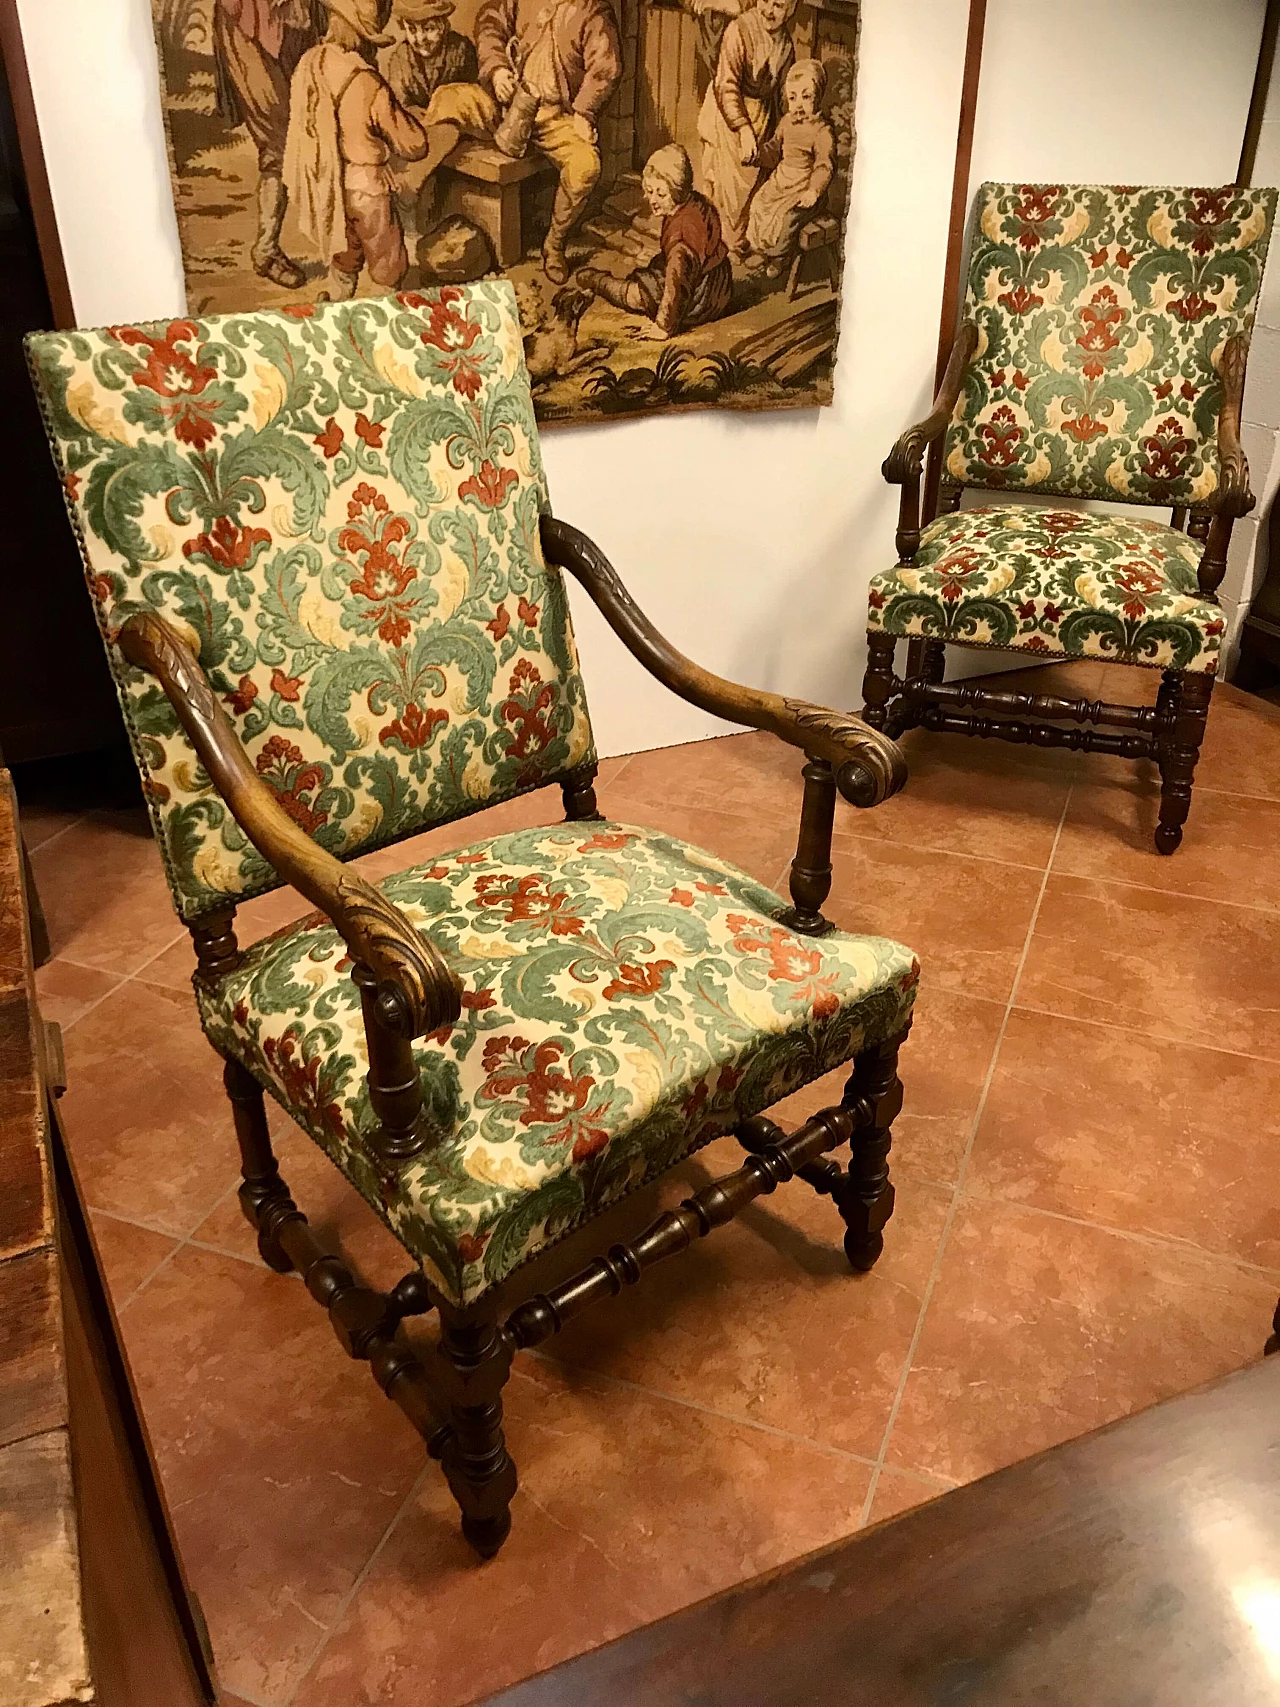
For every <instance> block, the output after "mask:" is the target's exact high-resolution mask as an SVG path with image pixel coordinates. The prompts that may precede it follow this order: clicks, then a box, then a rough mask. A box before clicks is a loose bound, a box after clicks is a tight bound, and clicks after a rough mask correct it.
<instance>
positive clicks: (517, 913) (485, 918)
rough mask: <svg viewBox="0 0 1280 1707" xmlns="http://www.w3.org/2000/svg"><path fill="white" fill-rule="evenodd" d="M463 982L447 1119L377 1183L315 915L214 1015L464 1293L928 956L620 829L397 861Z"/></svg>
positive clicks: (838, 1053) (274, 944)
mask: <svg viewBox="0 0 1280 1707" xmlns="http://www.w3.org/2000/svg"><path fill="white" fill-rule="evenodd" d="M382 887H383V889H384V891H385V893H386V894H387V895H389V896H390V897H391V898H392V899H393V900H394V901H395V902H396V903H397V904H398V905H399V906H400V907H402V908H403V909H404V911H405V912H406V913H407V914H408V916H409V917H410V918H411V919H413V920H414V921H415V923H418V924H419V925H420V926H422V927H425V926H427V925H428V924H429V925H430V929H431V935H432V937H433V939H434V941H435V942H436V943H437V944H439V945H440V946H441V947H442V949H443V950H444V951H445V952H446V954H447V955H448V957H449V960H450V963H451V964H452V966H453V967H454V969H455V970H456V972H457V973H458V974H459V976H460V978H461V980H462V983H463V986H464V992H465V993H464V995H463V1013H462V1018H461V1020H460V1021H459V1023H458V1024H457V1025H456V1026H454V1028H453V1030H452V1032H451V1033H449V1034H448V1035H447V1036H445V1037H434V1038H428V1039H425V1040H424V1041H423V1042H422V1043H421V1044H420V1045H419V1059H420V1061H421V1064H422V1069H423V1081H424V1084H425V1086H426V1091H427V1096H428V1099H429V1102H430V1104H431V1107H432V1109H433V1111H434V1113H435V1114H436V1116H437V1118H438V1119H439V1120H440V1121H441V1122H442V1123H443V1125H444V1128H445V1130H446V1131H447V1133H448V1137H447V1139H446V1140H445V1142H444V1143H443V1144H442V1145H441V1146H439V1147H438V1148H436V1149H435V1150H433V1151H432V1152H431V1153H429V1154H428V1155H426V1156H424V1157H421V1158H419V1159H417V1160H415V1161H413V1162H411V1163H410V1164H409V1165H408V1166H407V1167H406V1168H405V1169H404V1170H403V1171H402V1173H401V1175H400V1178H399V1181H398V1185H397V1187H396V1188H395V1189H394V1190H393V1192H392V1194H391V1195H390V1196H389V1197H388V1198H387V1199H386V1200H385V1201H384V1198H383V1195H382V1192H381V1189H380V1182H379V1179H378V1176H377V1174H376V1172H375V1169H374V1167H373V1165H372V1163H371V1161H370V1158H369V1153H368V1150H367V1148H366V1145H365V1141H364V1140H365V1135H366V1134H367V1133H368V1131H369V1129H370V1127H371V1125H372V1124H373V1118H374V1117H373V1114H372V1110H371V1108H370V1106H369V1099H368V1092H367V1089H366V1087H365V1084H364V1075H365V1073H366V1071H367V1066H368V1061H367V1055H366V1051H365V1041H364V1032H363V1028H362V1025H361V1020H360V1009H359V1003H358V997H357V992H356V990H355V988H354V986H353V984H352V981H351V979H350V977H349V976H348V972H349V963H348V961H347V960H346V959H345V958H344V956H345V954H346V949H345V945H344V944H343V942H342V941H341V939H340V938H339V936H338V934H337V932H336V931H335V930H334V929H333V928H332V926H330V925H329V924H328V922H327V921H326V920H324V919H323V918H322V917H321V916H320V915H318V914H316V915H312V916H311V917H310V918H308V919H305V920H303V921H302V922H301V923H300V924H298V925H295V926H292V927H291V928H290V929H288V930H286V931H284V932H281V933H279V934H277V935H276V936H273V937H269V938H267V939H265V940H264V941H263V942H260V943H257V944H255V945H254V946H253V947H252V948H250V949H249V950H247V951H246V953H245V955H244V957H243V960H242V963H241V964H240V966H239V967H238V968H237V969H236V971H235V972H233V973H232V974H230V975H229V976H228V977H226V978H225V979H223V980H222V981H221V983H220V984H219V985H218V986H217V988H216V989H209V988H203V989H201V990H200V991H199V998H200V1005H201V1013H202V1018H203V1021H204V1025H205V1030H206V1032H207V1033H208V1035H209V1037H210V1039H211V1041H212V1042H213V1043H214V1045H215V1047H217V1048H218V1049H219V1050H221V1051H222V1052H223V1053H224V1054H230V1055H234V1056H236V1057H237V1058H238V1059H239V1060H241V1061H242V1062H243V1063H244V1064H245V1065H246V1066H247V1067H248V1068H249V1070H250V1071H251V1072H252V1073H253V1074H254V1075H255V1076H256V1077H257V1078H258V1079H259V1081H260V1082H261V1083H262V1084H263V1085H264V1086H266V1088H267V1089H268V1090H269V1091H270V1092H271V1093H272V1094H273V1095H274V1096H275V1097H276V1098H277V1099H278V1100H279V1101H280V1102H281V1103H282V1104H283V1105H284V1107H285V1108H286V1109H287V1110H288V1112H289V1113H290V1114H291V1115H292V1116H293V1118H294V1119H295V1120H297V1121H298V1122H299V1124H300V1125H302V1126H303V1127H304V1128H305V1130H306V1131H307V1132H308V1133H310V1135H311V1136H312V1137H313V1138H314V1139H315V1140H316V1141H317V1143H319V1144H320V1145H321V1146H322V1147H323V1148H324V1150H325V1151H326V1152H327V1153H328V1155H329V1156H330V1157H331V1158H332V1160H333V1161H334V1162H336V1163H337V1165H338V1166H339V1167H340V1168H341V1169H342V1171H343V1172H344V1173H345V1174H346V1176H347V1177H348V1179H349V1180H350V1181H351V1183H352V1184H353V1185H354V1186H355V1187H356V1189H357V1190H358V1191H360V1192H361V1193H362V1195H363V1196H364V1197H365V1198H367V1199H368V1201H369V1202H370V1203H371V1204H372V1205H373V1207H374V1208H375V1209H377V1210H378V1212H379V1213H380V1214H382V1215H383V1216H384V1218H385V1219H386V1220H387V1222H388V1224H389V1225H390V1226H391V1228H392V1230H393V1231H394V1232H396V1233H397V1235H398V1236H399V1237H400V1238H401V1240H402V1242H403V1243H404V1244H405V1245H406V1246H407V1247H408V1248H409V1249H410V1250H411V1251H412V1252H413V1253H414V1254H415V1255H416V1256H418V1257H419V1258H420V1259H421V1260H422V1263H423V1266H424V1268H425V1270H426V1272H427V1273H428V1275H429V1276H430V1278H431V1279H432V1280H433V1281H434V1282H435V1283H436V1284H437V1285H438V1286H439V1287H440V1288H441V1289H442V1291H443V1292H444V1293H445V1295H446V1296H447V1297H449V1298H451V1299H453V1300H454V1301H455V1302H458V1303H469V1302H471V1301H472V1300H474V1299H475V1298H476V1297H478V1296H479V1295H480V1294H481V1293H482V1292H484V1291H485V1290H486V1288H488V1287H490V1286H492V1285H494V1284H495V1283H496V1282H497V1281H499V1280H501V1279H502V1278H503V1277H504V1276H505V1275H506V1274H508V1273H509V1272H510V1271H511V1270H512V1269H513V1268H514V1267H516V1265H517V1264H518V1263H520V1262H521V1261H523V1260H524V1259H525V1258H526V1257H528V1256H530V1255H532V1254H533V1252H534V1251H536V1250H538V1249H539V1248H540V1247H542V1246H544V1245H546V1244H548V1243H550V1242H551V1241H553V1240H554V1239H556V1238H557V1237H559V1236H560V1235H562V1234H564V1233H566V1232H567V1231H569V1230H570V1229H571V1228H572V1227H574V1226H575V1225H577V1224H578V1223H580V1222H582V1221H584V1220H586V1219H588V1218H589V1217H590V1216H592V1215H594V1214H596V1213H597V1212H598V1211H600V1210H601V1209H603V1208H604V1207H605V1206H606V1205H607V1204H608V1203H610V1202H613V1201H615V1200H616V1199H618V1198H620V1197H622V1196H623V1195H625V1194H626V1193H627V1192H628V1191H631V1190H632V1189H634V1188H635V1187H636V1186H638V1185H641V1184H642V1183H643V1182H644V1181H645V1180H646V1179H649V1178H652V1177H653V1176H654V1175H655V1174H657V1173H660V1172H661V1171H662V1170H663V1169H664V1168H667V1167H669V1166H670V1165H671V1164H672V1163H674V1162H676V1161H678V1160H679V1159H680V1158H681V1157H682V1156H684V1155H687V1154H688V1153H689V1152H690V1151H691V1150H694V1149H696V1148H697V1147H698V1146H699V1145H701V1144H703V1143H705V1142H707V1141H708V1140H709V1139H710V1138H712V1137H714V1136H716V1135H717V1134H718V1133H721V1132H723V1131H725V1130H726V1129H728V1128H729V1127H731V1126H733V1125H734V1124H735V1123H736V1122H738V1121H739V1120H742V1119H745V1118H746V1117H747V1116H748V1115H751V1114H753V1113H757V1112H758V1111H759V1110H761V1109H763V1108H766V1107H768V1106H769V1105H770V1104H771V1103H773V1102H776V1101H777V1100H778V1099H779V1098H780V1097H783V1096H785V1095H787V1094H788V1093H789V1092H791V1091H793V1090H795V1089H796V1088H797V1087H798V1086H800V1085H803V1084H806V1083H808V1082H809V1081H810V1080H812V1079H815V1078H817V1077H819V1076H820V1075H821V1074H823V1073H826V1072H828V1071H830V1070H831V1069H832V1068H833V1067H837V1066H839V1065H840V1064H841V1063H842V1062H844V1061H847V1060H849V1059H850V1057H851V1056H853V1055H854V1054H856V1053H857V1052H859V1051H860V1050H861V1049H863V1048H864V1047H866V1046H868V1045H870V1044H874V1043H878V1042H881V1041H883V1040H885V1039H886V1038H889V1037H891V1036H894V1035H895V1034H896V1033H897V1032H899V1031H900V1030H901V1029H902V1027H903V1025H904V1024H905V1023H906V1019H907V1016H908V1014H909V1012H910V1009H911V1004H912V1001H913V1000H914V996H915V986H916V979H917V976H918V968H917V965H916V961H915V959H914V957H913V955H912V954H911V952H910V950H909V949H906V948H903V947H901V946H900V945H899V944H897V943H895V942H890V941H887V940H885V939H884V938H881V937H867V936H854V935H849V934H846V933H844V932H840V931H837V932H834V933H833V934H831V935H830V936H826V937H821V938H812V937H800V936H796V935H794V934H793V933H792V932H790V931H788V930H785V929H784V928H783V927H782V926H781V925H780V924H778V923H777V922H776V918H775V915H777V914H779V913H780V912H781V911H782V910H783V906H784V903H783V902H782V901H781V899H780V898H779V897H778V896H777V895H775V894H773V893H772V892H771V891H770V890H768V889H766V888H764V887H762V886H761V885H760V884H758V883H756V882H755V881H754V880H753V879H751V878H750V877H747V876H746V875H745V874H744V873H743V872H740V871H738V870H737V869H736V868H734V867H733V866H730V865H726V864H724V863H723V862H722V861H720V860H718V859H715V858H714V857H713V856H712V855H710V854H706V853H703V852H701V851H700V850H699V849H697V848H693V847H689V846H687V845H686V844H685V843H682V842H679V841H675V840H673V839H672V838H670V837H667V836H662V835H658V834H655V833H653V832H651V831H648V830H638V829H633V828H630V827H628V826H626V825H622V824H614V823H586V824H567V825H556V826H553V827H551V828H549V829H540V830H525V831H521V832H519V833H517V834H514V835H506V836H498V837H496V838H494V839H493V840H491V841H484V842H477V843H475V844H474V845H472V846H471V847H467V848H464V849H462V850H461V851H460V852H457V853H453V854H450V855H449V856H448V857H446V858H441V859H439V860H438V861H436V862H435V863H433V864H431V865H424V866H417V867H414V868H412V869H410V870H407V871H404V872H401V873H399V874H397V875H396V876H395V877H392V878H389V879H388V880H387V881H386V882H385V883H384V884H383V886H382Z"/></svg>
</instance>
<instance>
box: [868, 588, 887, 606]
mask: <svg viewBox="0 0 1280 1707" xmlns="http://www.w3.org/2000/svg"><path fill="white" fill-rule="evenodd" d="M886 598H887V595H886V594H884V593H882V592H881V591H880V590H879V588H878V587H873V588H872V589H871V591H870V592H869V593H868V594H867V603H868V604H869V605H870V606H871V608H872V610H882V609H883V608H884V605H885V603H886Z"/></svg>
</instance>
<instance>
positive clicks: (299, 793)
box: [257, 735, 329, 834]
mask: <svg viewBox="0 0 1280 1707" xmlns="http://www.w3.org/2000/svg"><path fill="white" fill-rule="evenodd" d="M257 771H258V775H259V776H260V777H262V778H263V780H264V781H265V782H266V783H267V784H268V786H269V787H270V789H271V791H272V793H273V794H274V795H275V797H276V799H277V800H278V801H279V802H280V804H281V806H283V807H284V809H285V811H286V812H287V813H288V814H289V816H290V817H291V818H292V819H293V821H294V823H295V824H299V825H301V827H302V828H303V829H304V830H306V831H307V833H308V834H310V833H311V831H313V830H318V829H319V828H320V826H321V824H327V823H328V821H329V814H328V813H327V812H321V811H319V810H317V808H316V807H315V806H313V805H312V803H311V801H310V800H308V799H307V796H308V795H309V794H310V793H311V792H312V790H313V789H317V788H323V786H324V780H325V774H324V766H323V765H321V764H316V763H314V762H313V763H311V764H307V763H306V762H305V761H304V759H303V757H302V752H301V749H300V748H298V747H295V746H294V744H293V742H292V741H286V740H285V738H284V736H283V735H273V736H272V737H271V739H270V740H269V741H268V742H267V744H266V745H265V746H264V747H263V749H262V751H261V752H260V753H259V754H258V758H257Z"/></svg>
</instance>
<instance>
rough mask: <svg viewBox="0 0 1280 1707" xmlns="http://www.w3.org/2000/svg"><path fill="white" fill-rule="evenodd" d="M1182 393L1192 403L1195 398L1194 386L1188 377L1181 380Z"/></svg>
mask: <svg viewBox="0 0 1280 1707" xmlns="http://www.w3.org/2000/svg"><path fill="white" fill-rule="evenodd" d="M1182 395H1183V397H1185V398H1186V400H1187V402H1188V403H1194V402H1195V400H1196V388H1195V386H1194V385H1192V383H1191V381H1190V380H1189V379H1184V380H1183V382H1182Z"/></svg>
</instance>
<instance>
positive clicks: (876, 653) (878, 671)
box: [862, 632, 898, 729]
mask: <svg viewBox="0 0 1280 1707" xmlns="http://www.w3.org/2000/svg"><path fill="white" fill-rule="evenodd" d="M897 645H898V642H897V639H896V638H895V636H894V635H892V634H880V633H878V632H871V633H868V635H867V673H866V675H865V676H864V677H863V678H862V699H863V706H862V721H863V722H864V723H869V724H870V725H871V727H872V728H873V729H883V728H884V726H885V723H886V722H887V721H888V716H889V702H890V700H891V699H892V698H893V687H894V675H893V655H894V652H895V651H896V650H897Z"/></svg>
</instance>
